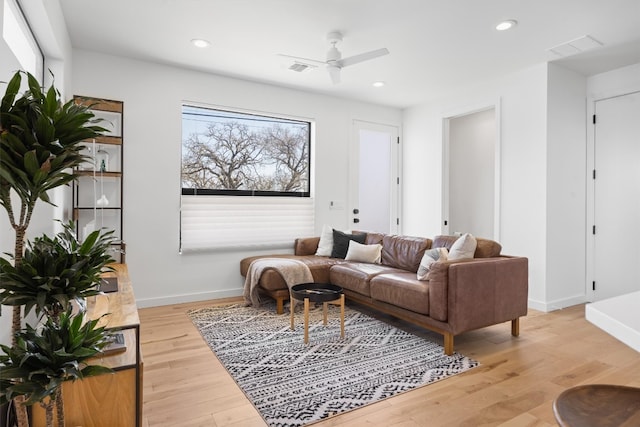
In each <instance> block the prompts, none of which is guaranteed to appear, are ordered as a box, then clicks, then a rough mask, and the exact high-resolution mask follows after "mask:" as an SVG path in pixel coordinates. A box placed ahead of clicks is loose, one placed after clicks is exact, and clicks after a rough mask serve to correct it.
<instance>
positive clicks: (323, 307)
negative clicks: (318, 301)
mask: <svg viewBox="0 0 640 427" xmlns="http://www.w3.org/2000/svg"><path fill="white" fill-rule="evenodd" d="M327 304H328V303H326V302H323V303H322V314H323V315H324V320H323V322H322V324H323V325H325V326H327Z"/></svg>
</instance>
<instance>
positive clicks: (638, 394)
mask: <svg viewBox="0 0 640 427" xmlns="http://www.w3.org/2000/svg"><path fill="white" fill-rule="evenodd" d="M553 414H554V415H555V417H556V421H557V422H558V424H559V425H560V426H561V427H632V426H640V388H636V387H626V386H621V385H608V384H589V385H581V386H577V387H572V388H570V389H567V390H565V391H563V392H562V393H561V394H560V395H559V396H558V397H557V398H556V400H555V401H554V402H553Z"/></svg>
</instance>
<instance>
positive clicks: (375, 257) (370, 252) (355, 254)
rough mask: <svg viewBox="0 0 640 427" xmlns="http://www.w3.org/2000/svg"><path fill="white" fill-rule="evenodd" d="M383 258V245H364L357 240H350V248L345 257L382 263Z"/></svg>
mask: <svg viewBox="0 0 640 427" xmlns="http://www.w3.org/2000/svg"><path fill="white" fill-rule="evenodd" d="M381 258H382V245H380V244H377V245H363V244H360V243H358V242H356V241H355V240H350V241H349V249H348V250H347V255H346V256H345V257H344V259H345V260H347V261H357V262H368V263H370V264H380V259H381Z"/></svg>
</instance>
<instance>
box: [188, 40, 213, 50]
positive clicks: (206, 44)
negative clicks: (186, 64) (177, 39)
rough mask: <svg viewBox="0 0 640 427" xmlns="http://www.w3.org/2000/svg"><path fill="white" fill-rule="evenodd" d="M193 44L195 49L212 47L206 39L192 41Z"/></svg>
mask: <svg viewBox="0 0 640 427" xmlns="http://www.w3.org/2000/svg"><path fill="white" fill-rule="evenodd" d="M191 44H193V45H194V46H195V47H200V48H205V47H209V46H210V45H211V43H210V42H209V41H207V40H204V39H192V40H191Z"/></svg>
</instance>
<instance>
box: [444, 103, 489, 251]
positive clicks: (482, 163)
mask: <svg viewBox="0 0 640 427" xmlns="http://www.w3.org/2000/svg"><path fill="white" fill-rule="evenodd" d="M496 123H497V121H496V109H495V108H494V107H492V108H488V109H483V110H481V111H476V112H472V113H468V114H462V115H459V116H455V117H449V118H446V119H445V126H444V147H443V149H444V152H445V155H444V159H445V162H444V165H443V218H444V221H443V226H442V230H443V233H444V234H457V233H459V234H463V233H471V234H473V235H474V236H478V237H484V238H489V239H496V240H498V238H499V236H498V233H497V232H498V229H499V223H498V221H499V218H498V212H499V208H498V206H499V151H498V149H497V147H498V144H497V141H498V137H497V125H496Z"/></svg>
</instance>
